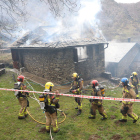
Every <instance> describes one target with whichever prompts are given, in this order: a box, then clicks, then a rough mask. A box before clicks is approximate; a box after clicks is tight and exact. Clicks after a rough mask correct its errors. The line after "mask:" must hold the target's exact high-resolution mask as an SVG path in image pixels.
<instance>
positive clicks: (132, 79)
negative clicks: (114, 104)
mask: <svg viewBox="0 0 140 140" xmlns="http://www.w3.org/2000/svg"><path fill="white" fill-rule="evenodd" d="M129 83H130V85H131V86H132V85H133V86H137V85H138V84H139V78H138V76H137V75H136V76H134V77H133V76H131V77H130V82H129Z"/></svg>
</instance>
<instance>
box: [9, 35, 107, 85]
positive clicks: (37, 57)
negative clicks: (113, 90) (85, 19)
mask: <svg viewBox="0 0 140 140" xmlns="http://www.w3.org/2000/svg"><path fill="white" fill-rule="evenodd" d="M32 36H34V35H32ZM38 38H39V37H38ZM28 40H29V33H28V34H26V35H25V36H24V37H22V38H21V39H19V40H17V41H16V42H14V43H13V44H12V45H11V53H12V59H13V66H14V68H17V69H19V68H22V67H24V68H25V70H26V71H28V72H30V73H32V74H35V75H37V76H40V77H43V78H45V79H47V80H48V81H52V82H55V83H59V84H64V83H68V82H70V81H72V78H71V75H72V73H73V72H77V73H78V74H79V75H80V76H81V77H82V78H83V79H84V80H90V79H92V78H93V77H94V78H95V77H97V76H100V75H101V74H102V72H105V61H104V49H105V47H107V45H108V43H107V42H106V41H105V40H104V39H101V38H96V37H92V38H90V39H89V38H83V39H77V40H73V39H71V40H67V41H56V42H50V43H44V42H41V41H40V40H39V39H37V40H38V42H37V41H36V42H35V39H32V43H30V45H28V44H24V43H25V42H27V41H28Z"/></svg>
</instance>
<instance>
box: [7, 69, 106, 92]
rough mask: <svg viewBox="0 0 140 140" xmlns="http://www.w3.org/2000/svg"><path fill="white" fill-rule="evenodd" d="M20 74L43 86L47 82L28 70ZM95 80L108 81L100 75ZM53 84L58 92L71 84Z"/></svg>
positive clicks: (85, 82)
mask: <svg viewBox="0 0 140 140" xmlns="http://www.w3.org/2000/svg"><path fill="white" fill-rule="evenodd" d="M9 71H12V72H14V73H20V72H19V71H17V70H16V69H10V70H9ZM21 74H22V75H24V76H25V77H26V79H27V80H31V81H33V82H35V83H38V84H40V85H41V86H43V87H44V86H45V83H46V82H48V81H49V80H47V79H45V78H42V77H39V76H36V75H34V74H31V73H29V72H22V73H21ZM96 80H98V81H99V82H101V83H102V82H108V80H107V79H105V78H102V77H99V78H96ZM91 81H92V80H88V81H84V86H87V85H90V83H91ZM53 84H54V85H55V86H54V90H56V89H58V90H59V92H61V93H67V92H68V91H69V89H70V87H71V85H70V84H69V85H59V84H57V83H54V82H53Z"/></svg>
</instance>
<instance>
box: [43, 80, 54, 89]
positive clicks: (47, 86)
mask: <svg viewBox="0 0 140 140" xmlns="http://www.w3.org/2000/svg"><path fill="white" fill-rule="evenodd" d="M53 86H54V84H53V83H52V82H47V83H46V84H45V89H49V90H50V91H51V89H52V87H53Z"/></svg>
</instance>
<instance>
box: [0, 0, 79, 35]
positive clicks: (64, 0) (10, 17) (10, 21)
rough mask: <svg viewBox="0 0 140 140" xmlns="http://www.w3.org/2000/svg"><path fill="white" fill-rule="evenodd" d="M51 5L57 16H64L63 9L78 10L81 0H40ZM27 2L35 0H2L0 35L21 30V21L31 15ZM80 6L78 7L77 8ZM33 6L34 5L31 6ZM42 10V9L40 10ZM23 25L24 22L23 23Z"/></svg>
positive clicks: (0, 1) (0, 6)
mask: <svg viewBox="0 0 140 140" xmlns="http://www.w3.org/2000/svg"><path fill="white" fill-rule="evenodd" d="M38 1H40V2H44V3H46V4H47V5H49V7H50V10H51V12H52V13H53V14H54V16H55V17H58V16H64V13H63V10H64V9H67V10H68V11H70V12H74V11H76V10H78V8H79V7H80V6H79V7H78V6H77V1H79V0H38ZM27 2H29V3H30V4H31V3H32V2H34V0H0V35H1V34H3V35H4V34H10V35H11V36H12V34H13V32H14V31H16V32H17V29H18V30H19V29H20V28H21V27H20V28H19V26H18V25H19V24H20V22H25V21H27V20H28V17H27V16H29V15H30V13H29V14H27V11H26V6H28V5H27V4H28V3H27ZM77 7H78V8H77ZM31 8H32V7H31ZM39 12H40V11H39ZM21 25H22V23H21Z"/></svg>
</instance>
